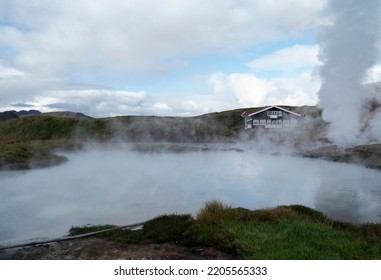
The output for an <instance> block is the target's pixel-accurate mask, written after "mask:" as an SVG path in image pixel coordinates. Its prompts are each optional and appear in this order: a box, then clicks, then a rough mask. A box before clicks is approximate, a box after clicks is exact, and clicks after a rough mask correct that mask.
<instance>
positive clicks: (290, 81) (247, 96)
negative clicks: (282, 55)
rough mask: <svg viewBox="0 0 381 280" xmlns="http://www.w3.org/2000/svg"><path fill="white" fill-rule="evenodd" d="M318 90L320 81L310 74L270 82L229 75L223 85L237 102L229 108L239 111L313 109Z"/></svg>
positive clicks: (236, 74)
mask: <svg viewBox="0 0 381 280" xmlns="http://www.w3.org/2000/svg"><path fill="white" fill-rule="evenodd" d="M218 82H219V83H220V82H221V80H219V81H218ZM319 86H320V81H319V80H318V79H317V78H316V77H313V76H312V75H311V74H310V73H302V74H301V75H299V76H297V77H277V78H273V79H265V78H260V77H257V76H255V75H253V74H249V73H232V74H229V75H225V84H224V87H225V88H226V89H227V91H228V92H230V94H231V95H232V96H234V97H235V98H236V100H237V104H234V103H230V105H231V106H234V105H235V106H241V107H255V106H263V105H274V104H278V105H279V104H289V105H299V106H301V105H316V103H317V95H316V92H317V91H318V89H319ZM212 88H213V85H212ZM227 104H228V103H227Z"/></svg>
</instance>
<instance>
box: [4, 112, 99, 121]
mask: <svg viewBox="0 0 381 280" xmlns="http://www.w3.org/2000/svg"><path fill="white" fill-rule="evenodd" d="M31 116H51V117H58V118H76V119H91V118H92V117H90V116H87V115H85V114H83V113H77V112H71V111H58V112H48V113H41V112H40V111H38V110H28V111H27V110H21V111H15V110H13V111H5V112H0V122H1V121H7V120H12V119H17V118H24V117H31Z"/></svg>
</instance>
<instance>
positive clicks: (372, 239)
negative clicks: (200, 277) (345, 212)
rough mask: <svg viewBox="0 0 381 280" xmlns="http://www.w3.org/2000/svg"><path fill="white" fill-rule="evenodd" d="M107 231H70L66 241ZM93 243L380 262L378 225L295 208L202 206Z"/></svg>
mask: <svg viewBox="0 0 381 280" xmlns="http://www.w3.org/2000/svg"><path fill="white" fill-rule="evenodd" d="M105 228H112V226H92V227H73V228H71V229H70V233H71V234H72V235H76V234H81V233H87V232H91V231H97V230H101V229H105ZM99 237H102V238H106V239H109V240H113V241H118V242H125V243H135V244H136V243H139V242H142V241H144V240H147V239H151V240H153V241H155V242H158V243H161V242H173V243H177V244H182V245H187V246H211V247H214V248H217V249H219V250H221V251H224V252H227V253H230V254H233V255H235V256H236V257H237V258H238V259H286V260H288V259H328V260H332V259H381V225H380V224H366V225H352V224H348V223H341V222H336V221H333V220H331V219H329V218H327V217H325V216H324V215H323V214H322V213H321V212H318V211H315V210H313V209H311V208H307V207H304V206H300V205H292V206H279V207H277V208H274V209H264V210H257V211H250V210H247V209H243V208H231V207H229V206H226V205H223V204H222V203H220V202H217V201H212V202H208V203H207V204H206V205H205V207H204V208H203V209H202V210H201V211H200V212H199V213H198V215H197V216H196V218H193V217H192V216H190V215H165V216H160V217H158V218H155V219H153V220H150V221H148V222H147V223H146V224H145V225H144V226H143V228H142V229H141V230H137V231H130V230H121V229H118V230H113V231H110V232H107V233H102V234H100V235H99Z"/></svg>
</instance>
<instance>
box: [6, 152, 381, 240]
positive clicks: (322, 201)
mask: <svg viewBox="0 0 381 280" xmlns="http://www.w3.org/2000/svg"><path fill="white" fill-rule="evenodd" d="M68 157H69V162H67V163H65V164H63V165H60V166H56V167H52V168H49V169H39V170H31V171H23V172H20V171H17V172H0V192H1V196H0V242H1V243H2V244H5V243H13V242H16V241H21V240H27V239H30V238H50V237H57V236H62V235H65V234H67V231H68V229H69V228H70V227H71V226H73V225H86V224H106V223H107V224H117V225H125V224H130V223H135V222H141V221H144V220H147V219H150V218H153V217H155V216H157V215H161V214H171V213H178V214H182V213H191V214H195V213H196V212H197V211H198V210H199V209H200V208H202V206H203V205H204V203H205V202H206V201H208V200H211V199H219V200H221V201H222V202H224V203H226V204H230V205H232V206H237V207H246V208H249V209H259V208H266V207H274V206H277V205H289V204H303V205H306V206H310V207H313V208H315V209H318V210H320V211H323V212H324V213H325V214H326V215H328V216H330V217H332V218H334V219H340V220H344V221H350V222H356V223H362V222H370V221H371V222H378V221H380V215H381V203H380V201H381V172H380V171H377V170H372V169H367V168H363V167H360V166H357V165H352V164H343V163H334V162H327V161H323V160H316V159H307V158H298V157H292V156H287V155H283V156H279V155H278V156H273V155H268V154H261V153H258V152H255V151H252V150H248V151H244V152H237V151H207V152H205V151H204V152H186V153H139V152H132V151H130V150H128V149H103V150H99V149H98V150H87V151H82V152H78V153H74V154H69V155H68Z"/></svg>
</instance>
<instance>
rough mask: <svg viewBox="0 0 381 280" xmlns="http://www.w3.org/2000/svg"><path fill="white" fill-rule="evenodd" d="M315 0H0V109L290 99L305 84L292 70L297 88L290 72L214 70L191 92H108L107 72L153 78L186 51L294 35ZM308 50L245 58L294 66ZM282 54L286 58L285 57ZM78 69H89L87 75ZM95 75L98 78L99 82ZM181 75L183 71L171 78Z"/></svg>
mask: <svg viewBox="0 0 381 280" xmlns="http://www.w3.org/2000/svg"><path fill="white" fill-rule="evenodd" d="M325 2H326V1H321V0H311V1H308V3H306V1H304V0H276V1H275V0H273V1H262V0H242V1H236V0H218V1H217V0H193V1H188V0H167V1H166V2H165V4H164V3H162V2H161V1H150V0H141V1H118V0H110V1H104V0H92V1H87V0H39V1H31V0H12V1H8V0H0V19H1V23H0V94H1V100H0V107H2V108H10V107H9V104H17V103H20V104H21V103H25V104H29V105H34V106H35V108H37V109H40V110H49V111H51V110H63V109H66V110H72V111H82V112H84V113H86V114H89V115H92V116H108V115H118V114H158V115H160V114H162V115H165V114H171V115H197V114H202V113H206V112H210V111H218V110H224V109H232V108H234V107H236V106H247V105H250V106H252V105H262V104H261V102H272V101H276V100H287V98H289V100H291V101H295V102H297V100H301V99H302V98H304V97H303V93H304V92H306V88H307V86H306V84H305V83H304V82H299V80H298V78H295V77H293V79H295V81H296V83H297V84H298V83H299V84H298V86H296V87H298V88H299V87H300V88H302V90H298V89H296V88H292V86H291V80H290V79H291V78H289V80H283V81H281V79H278V80H276V79H275V78H274V79H271V80H269V79H264V78H261V77H259V76H257V75H252V74H249V73H229V74H224V73H222V72H220V73H216V74H212V75H211V76H210V77H209V85H212V86H213V87H212V90H211V94H208V93H205V92H206V89H205V88H203V89H197V90H194V91H195V92H194V94H193V95H192V96H190V94H184V96H177V95H176V96H170V94H169V93H168V94H167V96H165V95H161V94H159V93H155V92H154V91H155V90H154V89H153V90H151V91H152V92H150V94H148V93H146V91H144V88H145V86H144V83H143V82H142V83H141V84H142V85H141V86H140V85H139V86H140V88H141V89H142V91H139V89H136V88H137V87H136V86H134V90H128V88H129V85H128V82H126V83H125V84H124V85H123V87H125V88H126V90H120V91H117V90H112V88H114V87H118V88H119V86H118V85H113V84H108V82H107V77H115V76H116V77H118V78H115V79H116V80H118V79H119V78H120V80H123V77H126V78H127V79H126V80H129V81H131V80H133V79H134V78H135V77H138V79H142V80H144V81H146V80H149V78H150V77H153V80H158V79H159V78H158V77H160V75H169V74H171V73H174V72H175V71H174V70H177V69H185V68H187V67H190V66H189V65H190V64H191V63H190V62H191V61H192V59H199V58H200V59H201V58H202V57H203V56H207V55H209V54H212V55H213V54H216V53H235V54H236V53H238V54H239V53H240V51H241V50H243V49H247V48H251V47H253V46H255V45H257V44H265V43H267V42H270V41H271V42H276V41H277V40H284V39H287V38H288V37H290V36H300V35H304V34H305V33H306V32H310V31H311V30H314V28H316V26H318V25H319V24H320V22H321V15H320V12H321V11H322V9H323V8H324V6H325ZM313 51H314V50H313V47H311V49H309V48H308V47H306V46H304V47H303V46H294V47H293V48H290V49H289V50H283V52H282V51H280V52H278V53H274V54H273V55H272V56H267V57H264V58H263V59H257V60H256V61H252V62H251V64H250V65H251V66H252V67H253V66H255V67H257V69H258V68H262V70H266V65H269V64H271V63H272V65H273V66H274V67H278V68H281V69H283V70H284V69H286V68H292V67H294V68H295V67H299V64H298V63H296V61H298V62H302V61H304V62H308V61H309V60H308V59H306V57H307V56H308V55H311V53H313ZM290 57H293V58H294V59H293V60H292V61H291V60H289V61H287V59H289V58H290ZM276 60H277V62H278V64H277V65H276V63H275V62H276ZM280 62H281V63H280ZM279 63H280V64H279ZM293 63H294V64H293ZM308 63H310V62H308ZM171 71H172V72H171ZM213 71H214V70H213ZM198 74H199V73H191V74H189V75H193V76H196V75H198ZM141 76H143V78H141ZM78 77H90V78H89V80H90V82H89V81H88V80H81V78H78ZM96 77H102V78H103V77H106V78H104V80H105V82H104V81H103V80H102V81H98V80H97V78H96ZM147 77H148V78H147ZM188 78H189V77H188ZM181 79H183V80H185V79H187V78H185V77H183V76H180V77H179V80H180V81H176V82H178V83H179V84H181ZM111 80H113V79H112V78H111ZM168 80H170V81H171V79H168ZM94 83H99V84H100V85H99V86H98V85H97V84H94ZM89 88H90V89H89ZM131 88H132V87H131ZM150 88H153V87H152V86H150ZM107 89H109V90H107ZM161 91H163V90H161ZM174 91H176V90H174ZM284 92H288V94H286V93H284ZM310 99H311V98H310V97H307V98H305V99H304V101H309V100H310Z"/></svg>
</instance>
